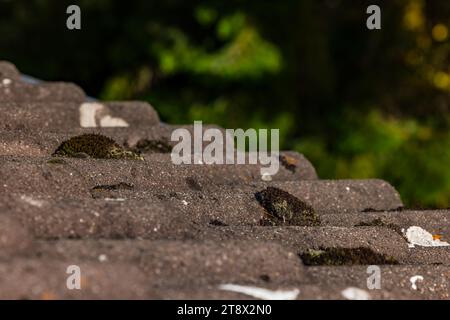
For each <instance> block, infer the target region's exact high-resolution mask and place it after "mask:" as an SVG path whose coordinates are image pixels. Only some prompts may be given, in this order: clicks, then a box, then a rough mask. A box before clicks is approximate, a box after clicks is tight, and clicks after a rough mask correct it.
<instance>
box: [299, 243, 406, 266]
mask: <svg viewBox="0 0 450 320" xmlns="http://www.w3.org/2000/svg"><path fill="white" fill-rule="evenodd" d="M300 258H301V259H302V261H303V264H305V265H308V266H344V265H393V264H398V261H397V260H396V259H394V258H392V257H388V256H386V255H384V254H380V253H376V252H375V251H373V250H372V249H370V248H365V247H359V248H325V249H323V248H320V249H318V250H316V249H308V250H307V251H305V252H304V253H301V254H300Z"/></svg>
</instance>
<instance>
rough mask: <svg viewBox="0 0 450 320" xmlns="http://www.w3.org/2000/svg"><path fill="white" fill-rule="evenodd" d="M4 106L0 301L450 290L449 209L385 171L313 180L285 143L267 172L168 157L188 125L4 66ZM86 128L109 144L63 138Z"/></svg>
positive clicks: (444, 294) (364, 295)
mask: <svg viewBox="0 0 450 320" xmlns="http://www.w3.org/2000/svg"><path fill="white" fill-rule="evenodd" d="M0 113H1V114H2V117H0V298H1V299H47V300H48V299H261V298H264V297H266V298H267V297H268V298H271V297H272V298H273V297H276V295H277V294H280V292H281V293H282V294H284V295H285V297H290V298H292V299H449V293H450V288H449V279H450V245H449V243H448V242H450V210H409V209H407V208H404V206H403V203H402V201H401V199H400V196H399V194H398V192H397V191H396V190H395V189H394V188H393V187H392V186H391V185H390V184H389V183H387V182H385V181H382V180H377V179H371V180H321V179H319V177H318V176H317V173H316V171H315V169H314V167H313V165H312V164H311V163H310V162H309V161H308V160H307V159H306V158H305V157H304V156H303V155H301V154H298V153H296V152H293V151H283V152H281V153H280V157H279V161H280V170H279V171H278V173H277V174H275V175H272V176H270V177H267V176H264V175H261V168H262V166H261V165H259V164H256V165H255V164H245V165H232V164H228V165H208V164H201V163H197V164H190V165H188V164H184V165H175V164H174V163H173V162H172V159H171V150H172V148H173V147H174V146H175V145H176V143H177V142H176V141H171V136H172V133H173V132H174V130H175V129H180V128H183V129H186V130H187V131H188V132H190V133H193V131H194V128H193V126H192V125H170V124H165V123H161V122H160V119H159V116H158V114H157V112H156V111H155V109H154V108H153V107H152V106H150V105H149V104H148V103H144V102H137V101H130V102H93V101H87V99H86V96H85V94H84V92H83V91H82V90H81V89H80V88H79V87H78V86H76V85H74V84H68V83H51V82H44V83H40V84H28V83H23V82H21V80H20V73H19V71H18V70H17V69H16V68H15V66H14V65H13V64H11V63H9V62H4V61H0ZM208 128H215V129H218V130H219V131H221V132H224V129H222V128H219V127H217V126H214V125H206V124H205V125H204V126H203V132H204V130H206V129H208ZM86 134H88V135H89V137H92V136H95V135H102V136H104V137H108V138H110V139H112V140H111V141H112V142H111V143H110V144H107V143H106V144H99V142H98V141H97V140H95V141H97V142H95V141H93V142H91V141H90V142H89V143H90V144H89V146H86V145H82V146H79V145H77V147H76V148H75V147H74V146H73V145H72V144H69V143H68V141H72V142H73V141H84V140H80V139H78V140H77V139H75V140H73V138H74V137H80V136H83V135H86ZM93 134H95V135H93ZM71 139H72V140H71ZM99 141H100V140H99ZM101 141H110V140H101ZM91 143H92V144H91ZM95 143H97V144H95ZM207 144H208V143H205V142H203V146H206V145H207ZM62 146H64V147H62ZM93 146H95V148H100V147H101V148H106V149H101V150H102V151H101V152H100V151H99V152H98V153H97V151H98V150H100V149H95V148H94V147H93ZM222 147H223V148H225V146H224V145H222ZM71 148H72V149H71ZM56 150H59V152H56ZM61 150H64V152H61ZM113 151H114V152H113ZM190 151H191V153H192V152H193V151H194V150H193V149H191V150H190ZM100 154H101V155H107V156H106V157H105V159H99V158H98V157H96V155H100ZM117 154H121V155H133V157H132V158H130V157H128V158H126V157H125V158H124V157H121V158H120V157H119V158H117V157H115V156H117ZM245 157H246V159H248V158H249V154H245ZM77 275H79V277H78V278H77ZM378 275H379V276H380V277H379V278H377V277H378ZM74 277H75V278H74ZM74 279H75V280H74ZM76 279H79V281H78V280H76ZM377 279H378V280H379V282H377V281H378V280H377ZM377 283H378V284H379V286H378V285H377ZM78 285H79V286H80V287H79V288H78V287H77V286H78ZM258 289H265V290H266V291H264V292H265V295H264V296H261V294H260V291H258Z"/></svg>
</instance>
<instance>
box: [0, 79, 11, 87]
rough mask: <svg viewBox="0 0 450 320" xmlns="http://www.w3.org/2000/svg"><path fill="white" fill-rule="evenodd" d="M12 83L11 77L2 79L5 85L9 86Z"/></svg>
mask: <svg viewBox="0 0 450 320" xmlns="http://www.w3.org/2000/svg"><path fill="white" fill-rule="evenodd" d="M11 83H12V81H11V79H8V78H5V79H3V81H2V84H3V85H4V86H9V85H10V84H11Z"/></svg>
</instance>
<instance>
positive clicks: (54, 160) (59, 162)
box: [47, 158, 67, 164]
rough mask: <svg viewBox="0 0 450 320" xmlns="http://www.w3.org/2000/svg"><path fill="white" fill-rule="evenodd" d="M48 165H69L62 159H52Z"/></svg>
mask: <svg viewBox="0 0 450 320" xmlns="http://www.w3.org/2000/svg"><path fill="white" fill-rule="evenodd" d="M47 163H49V164H67V162H65V161H64V160H63V159H61V158H52V159H50V160H48V161H47Z"/></svg>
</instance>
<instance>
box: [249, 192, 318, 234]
mask: <svg viewBox="0 0 450 320" xmlns="http://www.w3.org/2000/svg"><path fill="white" fill-rule="evenodd" d="M255 198H256V200H257V201H258V202H259V204H260V205H261V206H262V207H263V208H264V209H265V210H266V212H267V216H266V217H265V218H263V219H262V221H261V224H262V225H293V226H318V225H320V218H319V216H318V215H317V213H316V212H315V210H314V209H313V208H312V207H311V206H310V205H308V204H306V203H304V202H303V201H300V200H299V199H298V198H296V197H294V196H293V195H291V194H290V193H288V192H286V191H283V190H281V189H278V188H274V187H267V188H266V189H265V190H263V191H260V192H257V193H256V194H255Z"/></svg>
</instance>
